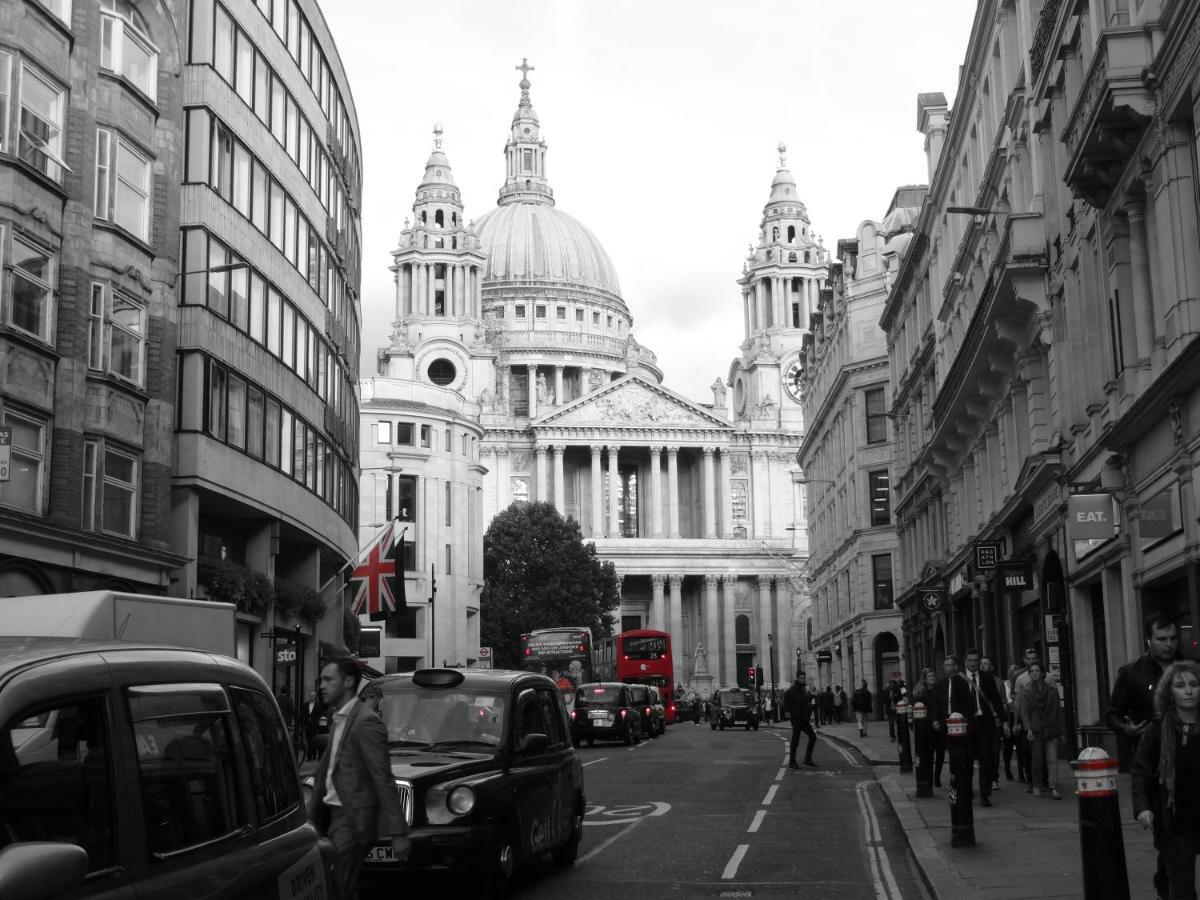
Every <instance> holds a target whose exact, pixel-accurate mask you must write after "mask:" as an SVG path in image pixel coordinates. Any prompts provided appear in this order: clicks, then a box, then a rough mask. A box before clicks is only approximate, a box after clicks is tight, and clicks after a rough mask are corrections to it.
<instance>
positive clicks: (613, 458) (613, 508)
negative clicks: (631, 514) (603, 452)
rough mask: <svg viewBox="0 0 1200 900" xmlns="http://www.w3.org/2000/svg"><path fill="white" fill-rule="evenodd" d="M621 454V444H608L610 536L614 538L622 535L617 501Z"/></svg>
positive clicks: (619, 490)
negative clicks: (618, 463) (618, 467)
mask: <svg viewBox="0 0 1200 900" xmlns="http://www.w3.org/2000/svg"><path fill="white" fill-rule="evenodd" d="M620 454H621V447H620V445H618V444H609V445H608V536H609V537H613V538H616V537H620V536H621V512H620V509H619V508H618V503H617V500H618V498H619V497H620V495H621V473H620V471H619V470H618V469H617V457H618V456H620Z"/></svg>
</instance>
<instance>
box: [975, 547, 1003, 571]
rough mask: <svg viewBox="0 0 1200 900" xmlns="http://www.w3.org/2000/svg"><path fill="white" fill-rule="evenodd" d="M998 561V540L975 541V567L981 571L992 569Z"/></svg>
mask: <svg viewBox="0 0 1200 900" xmlns="http://www.w3.org/2000/svg"><path fill="white" fill-rule="evenodd" d="M999 562H1000V542H999V541H976V542H975V568H976V569H979V570H981V571H983V570H988V569H994V568H996V566H997V565H998V564H999Z"/></svg>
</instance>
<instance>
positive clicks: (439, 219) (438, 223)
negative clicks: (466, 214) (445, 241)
mask: <svg viewBox="0 0 1200 900" xmlns="http://www.w3.org/2000/svg"><path fill="white" fill-rule="evenodd" d="M433 227H434V228H445V227H446V220H445V218H444V217H443V215H442V211H441V210H440V209H439V210H438V211H437V212H435V213H434V214H433Z"/></svg>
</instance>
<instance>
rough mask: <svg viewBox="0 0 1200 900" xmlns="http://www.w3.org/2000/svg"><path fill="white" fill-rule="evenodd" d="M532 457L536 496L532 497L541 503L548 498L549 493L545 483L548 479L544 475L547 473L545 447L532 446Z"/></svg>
mask: <svg viewBox="0 0 1200 900" xmlns="http://www.w3.org/2000/svg"><path fill="white" fill-rule="evenodd" d="M533 458H534V459H533V468H534V473H535V476H536V479H537V488H536V490H537V497H535V498H534V499H536V500H537V501H538V502H539V503H541V502H545V501H546V500H548V499H549V495H550V488H549V485H548V484H547V481H548V480H549V479H548V478H547V477H546V476H547V475H548V474H549V467H548V466H547V465H546V448H545V447H534V448H533Z"/></svg>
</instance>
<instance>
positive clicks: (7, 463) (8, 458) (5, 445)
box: [0, 425, 12, 481]
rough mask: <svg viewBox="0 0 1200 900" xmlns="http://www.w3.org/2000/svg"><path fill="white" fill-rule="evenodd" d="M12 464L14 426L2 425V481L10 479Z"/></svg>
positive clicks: (0, 465) (0, 452)
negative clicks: (9, 472)
mask: <svg viewBox="0 0 1200 900" xmlns="http://www.w3.org/2000/svg"><path fill="white" fill-rule="evenodd" d="M11 466H12V426H11V425H0V481H8V470H9V468H10V467H11Z"/></svg>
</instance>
